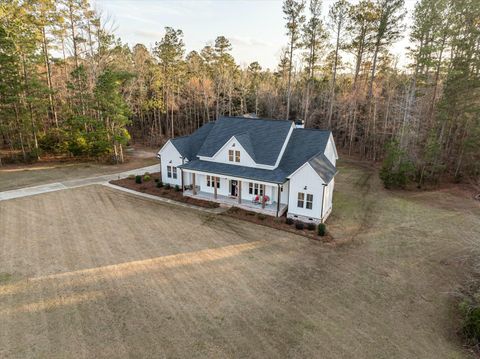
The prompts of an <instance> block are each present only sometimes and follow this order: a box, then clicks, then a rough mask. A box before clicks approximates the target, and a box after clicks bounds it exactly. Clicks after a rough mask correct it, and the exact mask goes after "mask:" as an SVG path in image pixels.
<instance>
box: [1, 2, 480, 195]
mask: <svg viewBox="0 0 480 359" xmlns="http://www.w3.org/2000/svg"><path fill="white" fill-rule="evenodd" d="M321 5H322V4H321V1H320V0H309V1H305V0H285V1H284V2H283V4H282V3H281V2H279V4H278V6H282V9H283V13H284V24H285V35H286V36H285V47H284V48H283V49H282V52H281V56H280V57H279V59H278V65H277V67H276V69H274V70H269V69H263V68H262V67H261V66H260V64H259V63H258V62H253V63H251V64H249V65H248V66H240V65H238V64H237V62H236V60H235V58H234V57H233V56H232V55H231V50H232V45H231V43H230V41H229V39H228V38H227V37H225V36H222V35H221V34H219V36H218V37H217V38H216V39H215V41H214V42H212V43H207V44H206V46H205V47H203V48H201V49H198V50H197V51H191V52H188V53H187V52H186V48H185V43H184V39H183V32H182V30H181V29H174V28H171V27H168V26H166V27H165V32H164V35H163V37H162V38H159V39H158V41H156V42H155V45H154V46H152V48H147V47H146V46H145V45H143V44H136V45H135V46H133V47H129V46H128V45H127V44H125V43H123V42H122V40H121V39H120V38H118V37H116V36H115V34H114V33H113V32H112V31H111V30H109V29H112V26H111V24H109V21H108V17H107V16H105V14H101V13H99V12H97V11H95V10H94V9H93V7H92V4H91V3H89V1H88V0H57V1H55V0H0V165H2V164H3V165H5V164H7V163H11V162H32V161H37V160H39V159H41V158H43V157H44V156H66V157H72V159H73V158H82V159H85V158H89V159H98V160H102V161H110V162H122V161H124V150H125V146H127V145H128V144H131V143H133V142H135V143H142V144H144V145H147V146H157V147H158V146H160V145H161V144H163V143H165V141H167V140H168V139H169V138H171V137H175V136H181V135H186V134H189V133H191V132H192V131H194V130H195V129H197V128H198V127H200V126H202V125H203V124H204V123H206V122H208V121H214V120H215V119H216V118H218V117H219V116H223V115H227V116H239V115H244V114H251V115H253V114H254V115H256V116H259V117H268V118H276V119H291V120H303V121H304V124H305V126H306V127H309V128H323V129H330V130H332V132H333V134H334V138H335V141H336V144H337V147H338V148H339V149H340V150H341V153H344V154H348V155H351V156H356V157H358V158H362V159H364V160H369V161H375V162H380V161H382V163H383V165H382V170H381V177H382V179H383V181H384V183H385V185H386V186H387V187H390V186H391V187H394V186H400V187H402V186H405V185H406V184H407V183H412V184H416V185H418V186H423V185H425V184H435V183H438V182H439V181H456V182H460V181H463V182H470V183H478V181H479V179H480V1H478V0H419V1H418V2H417V3H416V5H415V8H414V13H413V14H410V15H411V18H412V20H411V21H410V22H407V21H406V10H405V4H404V1H403V0H360V1H355V2H353V1H352V2H349V1H347V0H337V1H336V2H334V3H332V5H331V6H330V7H329V9H328V12H327V13H322V6H321ZM159 27H163V24H159ZM407 33H408V34H409V44H410V45H409V47H408V48H407V49H405V51H404V54H403V57H404V60H405V61H404V62H405V63H406V64H405V65H401V66H400V65H399V59H398V57H395V56H394V55H393V54H392V47H393V46H394V44H395V43H396V42H398V41H399V40H400V39H401V38H402V37H404V36H406V35H405V34H407Z"/></svg>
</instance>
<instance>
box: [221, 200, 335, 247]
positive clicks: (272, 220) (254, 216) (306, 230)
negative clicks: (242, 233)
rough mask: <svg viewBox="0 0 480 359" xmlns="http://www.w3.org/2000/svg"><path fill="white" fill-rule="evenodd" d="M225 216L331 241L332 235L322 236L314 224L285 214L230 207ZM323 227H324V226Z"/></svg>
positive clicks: (326, 233)
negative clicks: (271, 214)
mask: <svg viewBox="0 0 480 359" xmlns="http://www.w3.org/2000/svg"><path fill="white" fill-rule="evenodd" d="M223 214H224V215H226V216H229V217H233V218H238V219H241V220H244V221H248V222H252V223H255V224H260V225H263V226H267V227H271V228H275V229H279V230H282V231H286V232H290V233H294V234H298V235H301V236H304V237H307V238H311V239H315V240H321V241H323V242H332V241H333V237H332V236H331V235H330V234H329V233H328V232H326V230H325V234H324V235H323V236H320V235H319V234H318V227H317V226H315V225H312V224H311V226H308V224H307V223H303V222H300V221H293V220H292V219H288V218H286V217H285V216H282V217H273V216H268V215H265V214H262V213H257V212H252V211H247V210H244V209H242V208H238V207H232V208H229V209H228V210H227V211H226V212H224V213H223ZM324 228H325V227H324Z"/></svg>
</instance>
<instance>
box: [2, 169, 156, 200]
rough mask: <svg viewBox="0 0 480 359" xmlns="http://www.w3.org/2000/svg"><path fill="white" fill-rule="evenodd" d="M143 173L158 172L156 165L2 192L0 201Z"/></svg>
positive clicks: (101, 182) (103, 182)
mask: <svg viewBox="0 0 480 359" xmlns="http://www.w3.org/2000/svg"><path fill="white" fill-rule="evenodd" d="M145 172H152V173H153V172H158V165H152V166H148V167H142V168H137V169H134V170H129V171H125V172H120V173H113V174H108V175H103V176H96V177H88V178H80V179H74V180H68V181H63V182H55V183H49V184H44V185H40V186H34V187H25V188H20V189H15V190H11V191H4V192H0V201H5V200H8V199H13V198H19V197H26V196H33V195H36V194H40V193H47V192H53V191H59V190H62V189H68V188H75V187H82V186H88V185H91V184H105V183H108V182H109V181H111V180H114V179H119V178H125V177H128V176H129V175H131V174H143V173H145Z"/></svg>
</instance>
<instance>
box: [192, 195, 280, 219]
mask: <svg viewBox="0 0 480 359" xmlns="http://www.w3.org/2000/svg"><path fill="white" fill-rule="evenodd" d="M183 195H184V196H188V197H195V198H198V199H203V200H206V201H212V202H217V203H221V204H225V205H228V206H232V207H238V208H242V209H245V210H247V211H254V212H258V213H263V214H266V215H268V216H274V217H275V216H277V202H276V201H274V202H270V203H266V204H265V207H264V208H263V207H262V204H261V203H258V202H253V201H251V200H248V199H242V200H241V201H239V199H238V197H236V196H224V195H221V194H217V196H216V197H217V198H215V194H213V193H208V192H203V191H200V190H199V189H198V188H197V190H196V194H194V193H193V191H192V190H190V189H189V190H185V191H183ZM286 210H287V204H286V203H280V206H278V216H281V215H283V214H284V213H285V211H286Z"/></svg>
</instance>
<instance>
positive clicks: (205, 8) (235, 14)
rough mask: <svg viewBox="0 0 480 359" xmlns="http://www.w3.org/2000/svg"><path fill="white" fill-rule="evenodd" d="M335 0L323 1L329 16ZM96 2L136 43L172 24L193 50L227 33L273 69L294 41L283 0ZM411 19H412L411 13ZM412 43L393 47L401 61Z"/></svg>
mask: <svg viewBox="0 0 480 359" xmlns="http://www.w3.org/2000/svg"><path fill="white" fill-rule="evenodd" d="M332 3H333V0H324V1H323V4H322V5H323V15H324V16H325V17H326V15H327V13H328V8H329V7H330V6H331V4H332ZM414 4H415V1H414V0H406V8H407V10H408V13H409V15H410V14H411V12H412V10H413V7H414ZM93 6H94V8H95V9H97V10H99V11H101V12H102V14H103V16H104V17H106V18H108V19H109V21H110V23H113V30H114V32H115V34H116V36H118V37H120V38H121V39H122V41H123V42H124V43H128V44H129V45H130V46H133V45H135V44H137V43H143V44H145V45H146V46H147V47H148V48H150V47H152V46H153V45H154V44H155V41H159V40H160V39H161V38H162V36H163V34H164V28H165V27H166V26H170V27H173V28H175V29H181V30H182V31H183V33H184V42H185V45H186V50H187V53H188V52H189V51H191V50H197V51H199V50H201V49H202V48H203V47H204V46H205V45H206V44H208V43H213V42H214V40H215V38H216V37H217V36H220V35H223V36H225V37H227V38H228V39H229V40H230V42H231V43H232V47H233V50H232V55H233V56H234V58H235V59H236V61H237V63H239V64H240V65H241V66H247V65H248V64H249V63H251V62H253V61H258V62H259V63H260V65H261V66H262V67H263V68H270V69H272V70H273V69H275V68H276V66H277V64H278V62H279V58H280V54H281V49H282V47H284V46H285V45H286V44H287V43H288V39H287V37H286V35H285V31H286V30H285V20H284V18H283V16H284V14H283V12H282V1H281V0H190V1H184V0H176V1H171V0H94V2H93ZM406 21H407V23H408V22H410V17H409V16H408V17H407V20H406ZM405 35H407V33H406V34H405ZM407 45H408V36H405V39H404V40H402V41H399V42H398V43H397V44H395V46H394V48H393V50H392V51H393V52H394V53H395V54H396V55H397V56H398V57H399V64H400V65H402V64H404V63H406V59H405V56H404V53H405V47H406V46H407Z"/></svg>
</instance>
